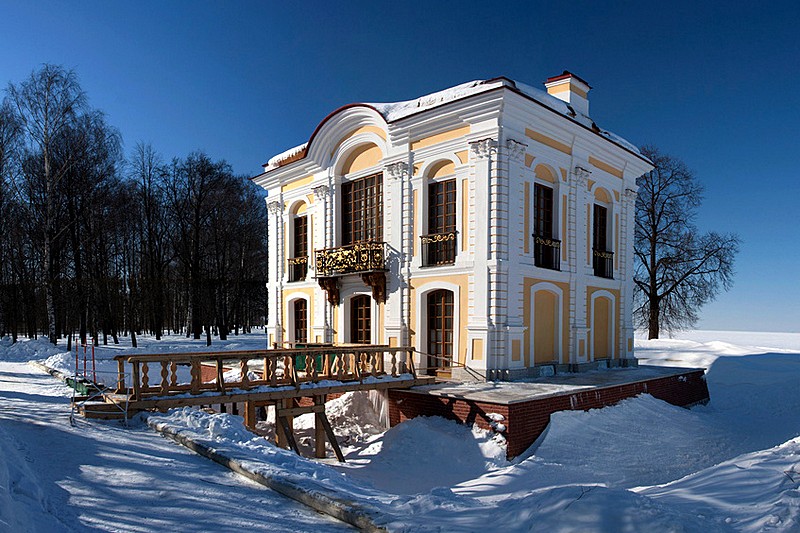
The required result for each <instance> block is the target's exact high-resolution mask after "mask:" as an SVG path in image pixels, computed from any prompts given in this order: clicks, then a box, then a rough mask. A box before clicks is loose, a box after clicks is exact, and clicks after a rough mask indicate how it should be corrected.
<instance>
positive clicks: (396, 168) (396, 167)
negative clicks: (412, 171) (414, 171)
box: [384, 161, 408, 181]
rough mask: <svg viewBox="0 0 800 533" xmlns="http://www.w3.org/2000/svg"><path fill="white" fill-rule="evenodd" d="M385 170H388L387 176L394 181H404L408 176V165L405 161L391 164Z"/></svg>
mask: <svg viewBox="0 0 800 533" xmlns="http://www.w3.org/2000/svg"><path fill="white" fill-rule="evenodd" d="M384 168H385V169H386V174H387V175H388V176H389V179H390V180H392V181H394V180H396V179H402V178H403V177H404V176H407V175H408V163H406V162H405V161H397V162H396V163H389V164H388V165H386V166H385V167H384Z"/></svg>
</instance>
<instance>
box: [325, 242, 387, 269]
mask: <svg viewBox="0 0 800 533" xmlns="http://www.w3.org/2000/svg"><path fill="white" fill-rule="evenodd" d="M314 258H315V260H316V263H317V277H320V278H327V277H331V276H341V275H344V274H358V273H365V272H374V271H383V270H386V243H384V242H359V243H356V244H351V245H348V246H340V247H339V248H325V249H323V250H316V251H314Z"/></svg>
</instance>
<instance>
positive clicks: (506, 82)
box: [264, 77, 641, 172]
mask: <svg viewBox="0 0 800 533" xmlns="http://www.w3.org/2000/svg"><path fill="white" fill-rule="evenodd" d="M498 87H510V88H512V89H516V90H517V91H519V92H520V93H522V94H523V95H525V96H527V97H529V98H532V99H533V100H535V101H537V102H539V103H540V104H542V105H544V106H546V107H548V108H550V109H552V110H553V111H555V112H557V113H560V114H562V115H564V116H566V117H569V118H571V119H572V120H575V121H576V122H578V123H580V124H582V125H583V126H585V127H587V128H589V129H591V130H593V131H595V132H596V133H598V134H599V135H602V136H603V137H605V138H607V139H608V140H610V141H612V142H614V143H616V144H618V145H620V146H622V147H623V148H625V149H626V150H629V151H631V152H633V153H634V154H637V155H640V156H641V152H639V149H638V148H637V147H636V146H635V145H634V144H632V143H630V142H628V141H626V140H625V139H623V138H622V137H620V136H618V135H615V134H614V133H611V132H610V131H606V130H601V129H600V128H599V127H598V126H597V125H596V124H595V123H594V121H593V120H592V119H591V117H589V116H588V115H585V114H583V113H580V112H577V111H576V110H575V109H574V108H573V107H572V106H571V105H569V104H568V103H567V102H565V101H563V100H561V99H559V98H556V97H555V96H552V95H550V94H548V93H547V91H544V90H542V89H537V88H536V87H532V86H530V85H527V84H525V83H521V82H518V81H514V80H511V79H508V78H503V77H501V78H493V79H490V80H473V81H469V82H467V83H462V84H460V85H456V86H455V87H450V88H449V89H445V90H443V91H437V92H435V93H431V94H427V95H425V96H420V97H419V98H415V99H413V100H405V101H402V102H380V103H365V104H364V105H366V106H369V107H371V108H373V109H375V110H376V111H377V112H378V113H380V114H381V115H382V116H383V118H384V119H385V120H386V122H394V121H397V120H400V119H403V118H406V117H409V116H411V115H414V114H416V113H420V112H422V111H427V110H430V109H433V108H435V107H439V106H441V105H444V104H447V103H450V102H454V101H456V100H461V99H463V98H467V97H469V96H473V95H476V94H480V93H484V92H488V91H491V90H494V89H497V88H498ZM307 148H308V143H307V142H306V143H303V144H301V145H300V146H295V147H294V148H290V149H289V150H286V151H285V152H283V153H280V154H278V155H276V156H275V157H273V158H271V159H270V160H269V161H268V162H267V164H266V165H265V166H264V171H265V172H269V171H270V170H273V169H275V168H278V167H280V166H283V165H286V164H288V163H291V162H293V161H297V160H298V159H302V158H303V157H305V154H306V149H307Z"/></svg>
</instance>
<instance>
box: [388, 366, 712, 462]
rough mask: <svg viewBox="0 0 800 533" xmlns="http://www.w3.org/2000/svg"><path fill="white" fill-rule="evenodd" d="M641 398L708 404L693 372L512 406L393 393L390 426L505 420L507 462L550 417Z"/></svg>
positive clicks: (701, 379)
mask: <svg viewBox="0 0 800 533" xmlns="http://www.w3.org/2000/svg"><path fill="white" fill-rule="evenodd" d="M642 393H648V394H651V395H653V396H654V397H656V398H658V399H660V400H664V401H665V402H668V403H671V404H672V405H678V406H681V407H685V406H690V405H694V404H697V403H702V402H707V401H708V386H707V385H706V380H705V376H704V372H703V371H702V370H692V371H688V372H686V373H685V374H680V375H672V376H668V377H664V378H655V379H650V380H647V381H641V382H637V383H627V384H623V385H614V386H610V387H605V388H596V389H592V390H589V391H583V392H575V393H564V394H563V395H559V396H550V397H547V398H541V399H532V400H530V401H522V402H515V403H511V404H501V403H489V402H476V401H472V400H465V399H456V398H442V397H440V396H434V395H432V394H425V393H423V392H421V391H409V390H397V389H394V390H390V391H389V421H390V423H391V425H392V426H395V425H397V424H399V423H400V422H404V421H406V420H410V419H412V418H414V417H417V416H441V417H444V418H448V419H451V420H455V421H457V422H460V423H462V424H469V425H473V424H477V425H478V426H479V427H481V428H483V429H487V430H488V429H491V425H490V424H491V420H490V418H489V417H488V416H487V414H488V413H498V414H501V415H503V416H504V417H505V420H504V421H503V424H504V425H505V426H506V430H505V431H504V432H503V435H504V436H505V438H506V440H507V441H508V450H507V452H506V453H507V455H508V457H509V458H512V457H516V456H517V455H519V454H521V453H522V452H524V451H525V450H527V449H528V447H530V445H531V444H533V442H534V441H535V440H536V439H537V438H538V437H539V435H541V434H542V432H543V431H544V430H545V428H546V427H547V424H549V423H550V414H551V413H555V412H556V411H569V410H578V411H587V410H589V409H597V408H600V407H605V406H607V405H613V404H615V403H617V402H619V401H620V400H624V399H625V398H632V397H634V396H638V395H639V394H642Z"/></svg>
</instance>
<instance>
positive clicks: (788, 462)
mask: <svg viewBox="0 0 800 533" xmlns="http://www.w3.org/2000/svg"><path fill="white" fill-rule="evenodd" d="M262 343H263V336H257V335H253V336H251V337H240V338H239V339H236V340H234V341H230V342H229V343H228V344H229V345H232V346H233V345H235V347H236V348H243V347H244V348H260V347H262ZM146 344H149V346H145V347H143V348H140V351H142V350H143V351H160V349H159V347H164V346H170V347H172V346H175V347H178V346H180V347H183V348H184V349H192V350H194V349H196V348H195V347H194V346H191V347H190V346H189V345H190V344H191V343H187V341H185V340H182V339H175V338H172V339H168V340H166V341H162V342H161V343H159V344H158V346H156V343H155V341H147V342H146ZM26 345H27V346H26ZM636 346H637V355H638V356H639V357H640V359H641V362H642V363H643V364H655V365H666V366H687V367H691V366H702V367H705V368H708V373H707V378H708V383H709V389H710V392H711V402H710V403H709V404H708V405H706V406H698V407H695V408H693V409H691V410H686V409H681V408H678V407H674V406H671V405H669V404H666V403H664V402H661V401H659V400H656V399H654V398H652V397H650V396H647V395H644V396H641V397H638V398H635V399H631V400H626V401H624V402H621V403H620V404H618V405H616V406H613V407H608V408H605V409H600V410H593V411H588V412H561V413H557V414H555V415H554V416H553V417H552V422H551V424H550V428H549V431H548V433H547V434H546V436H545V438H544V439H543V440H542V441H541V444H540V445H539V447H538V448H537V449H536V450H532V451H530V452H529V453H528V454H526V455H525V456H524V457H521V458H518V459H516V460H515V461H513V462H508V461H506V460H505V459H504V453H503V449H502V443H500V442H498V441H497V439H496V438H493V437H492V436H491V435H490V434H487V433H486V432H483V431H480V430H473V429H471V428H467V427H463V426H458V425H457V424H455V423H452V422H448V421H444V420H441V419H435V418H422V419H415V420H412V421H410V422H407V423H404V424H402V425H400V426H398V427H396V428H393V429H391V430H389V431H386V432H383V431H382V430H381V429H380V427H379V418H378V416H377V415H376V414H375V413H373V412H372V411H371V409H372V403H371V402H370V401H369V400H368V398H367V397H366V395H364V396H357V395H347V396H344V397H342V398H340V399H337V400H334V401H332V402H330V403H329V409H328V410H329V414H330V417H331V420H332V422H333V424H334V426H336V427H335V429H336V431H337V433H338V434H339V435H340V440H341V441H342V442H343V443H344V445H345V446H344V450H345V453H346V455H347V459H348V462H347V463H345V464H344V465H339V464H335V463H333V462H331V461H325V462H324V463H317V462H313V461H309V460H305V459H302V458H298V457H297V456H295V455H294V454H292V453H290V452H287V451H284V450H278V449H276V448H275V447H274V446H272V445H271V444H269V443H267V442H266V441H265V440H264V439H263V438H257V437H253V436H252V435H250V434H249V433H247V432H246V431H244V430H243V428H242V424H241V419H239V418H238V417H233V416H230V415H208V414H204V413H200V412H197V411H191V410H188V409H185V410H179V411H176V412H173V413H170V414H167V415H158V416H159V420H160V422H162V423H164V424H166V425H170V426H172V427H174V428H177V429H184V430H186V431H192V432H194V433H195V434H196V435H197V436H198V437H199V438H203V439H206V440H208V441H211V442H213V443H214V445H215V447H218V448H219V449H225V450H226V451H227V452H228V453H229V454H231V455H232V456H235V457H238V458H239V459H241V460H243V461H248V462H249V464H251V465H253V468H254V469H259V470H260V471H262V472H264V473H267V474H273V475H280V474H281V472H283V473H284V474H286V473H288V474H287V475H292V476H294V480H295V481H296V482H298V483H300V484H306V485H307V486H308V487H309V489H313V488H315V487H325V488H328V489H333V490H337V491H339V492H340V493H342V494H344V495H346V496H348V497H350V498H352V499H353V500H354V501H358V502H360V503H362V502H363V503H364V504H365V505H366V506H369V507H371V508H374V509H377V510H379V511H380V512H381V513H382V514H383V515H384V516H385V517H386V519H385V523H386V524H387V525H389V526H390V527H391V528H392V529H399V530H407V531H419V530H427V531H480V530H484V529H487V528H491V529H492V530H498V531H609V532H617V531H631V532H634V531H635V532H638V531H697V532H706V531H747V532H751V531H800V334H786V333H743V332H702V331H697V332H688V333H684V334H682V335H680V336H679V337H678V338H676V339H662V340H658V341H641V340H640V341H637V345H636ZM62 350H63V348H62ZM58 351H60V350H58V349H56V348H51V347H48V346H47V345H46V344H44V343H22V345H20V344H18V345H16V346H8V345H7V344H5V345H2V344H0V361H5V362H0V409H1V410H0V454H2V455H1V456H0V457H3V459H2V460H0V530H9V531H28V530H31V531H60V530H67V531H69V530H71V529H74V530H79V529H80V530H87V529H88V530H93V529H97V530H117V531H153V530H197V531H200V530H214V531H218V530H233V529H237V530H238V529H242V528H247V529H263V530H274V529H277V530H281V529H283V530H297V531H302V530H314V531H327V530H335V529H336V528H343V527H344V526H342V525H340V524H338V523H336V522H333V521H327V520H326V519H325V518H324V517H322V516H320V515H318V514H316V513H314V512H312V511H310V510H308V509H306V508H303V507H302V506H300V505H299V504H295V503H293V502H292V501H290V500H286V499H285V498H283V497H282V496H279V495H277V494H276V493H273V492H271V491H269V490H266V489H263V488H261V487H259V486H254V485H253V484H251V483H249V482H247V481H245V480H243V479H241V478H238V477H236V476H234V475H233V474H229V473H227V472H226V471H225V470H223V469H221V467H218V466H217V465H216V464H214V463H211V462H210V461H207V460H205V459H202V458H199V457H196V456H193V455H192V454H190V453H189V452H187V451H186V450H184V449H183V448H181V447H179V446H177V445H175V444H173V443H172V442H171V441H167V440H165V439H163V438H161V437H159V436H158V435H156V434H155V433H153V432H152V431H150V430H149V429H147V428H146V427H144V426H143V425H141V424H140V425H135V426H134V427H132V428H128V429H126V428H123V427H121V426H120V425H119V424H117V423H113V422H107V423H98V422H87V421H85V420H80V421H78V424H77V426H76V427H71V426H70V425H69V422H68V416H67V415H68V404H67V399H68V398H67V396H68V395H69V391H68V389H66V388H64V387H63V386H62V385H60V384H59V383H58V382H57V381H55V380H53V379H52V378H51V377H50V376H47V375H45V374H42V373H40V372H39V371H37V370H35V369H34V368H32V367H30V366H27V365H25V364H24V363H22V362H21V361H26V360H28V359H31V358H36V359H45V358H48V357H50V363H54V362H57V361H58V360H60V359H61V360H63V361H62V363H63V365H64V366H66V367H69V366H70V364H69V361H70V358H71V365H72V366H74V355H71V356H58V355H56V352H58ZM116 353H119V351H118V349H105V350H104V349H101V350H98V353H97V355H98V358H99V359H101V360H104V359H108V358H110V357H111V356H112V355H113V354H116ZM54 355H55V357H51V356H54ZM103 364H104V363H101V365H103ZM110 371H113V369H111V370H110ZM354 422H357V424H356V423H354ZM295 424H296V428H297V429H298V432H299V433H300V434H301V440H303V437H302V435H303V432H304V431H306V432H311V428H312V424H311V421H310V420H307V419H304V417H299V418H298V419H296V422H295ZM269 426H270V424H269V422H267V423H266V424H265V427H264V428H263V429H265V430H267V431H268V430H269V429H270V427H269Z"/></svg>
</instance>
